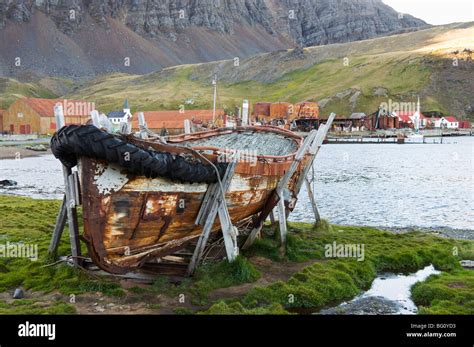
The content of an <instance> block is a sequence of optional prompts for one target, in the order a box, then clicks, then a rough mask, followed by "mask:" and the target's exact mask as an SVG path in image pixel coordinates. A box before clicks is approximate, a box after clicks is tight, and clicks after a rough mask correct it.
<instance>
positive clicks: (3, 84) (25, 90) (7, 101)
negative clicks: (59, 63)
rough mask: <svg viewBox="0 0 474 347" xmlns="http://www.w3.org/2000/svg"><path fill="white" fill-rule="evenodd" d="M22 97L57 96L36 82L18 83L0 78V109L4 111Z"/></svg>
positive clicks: (10, 79)
mask: <svg viewBox="0 0 474 347" xmlns="http://www.w3.org/2000/svg"><path fill="white" fill-rule="evenodd" d="M22 96H29V97H34V98H47V99H51V98H55V97H57V95H56V94H55V93H54V92H52V91H51V90H50V89H48V88H47V87H45V86H43V85H41V84H40V83H36V82H19V81H17V80H15V79H13V78H6V77H0V108H1V109H6V108H8V106H10V105H11V104H12V103H13V102H14V101H15V100H16V99H18V98H20V97H22Z"/></svg>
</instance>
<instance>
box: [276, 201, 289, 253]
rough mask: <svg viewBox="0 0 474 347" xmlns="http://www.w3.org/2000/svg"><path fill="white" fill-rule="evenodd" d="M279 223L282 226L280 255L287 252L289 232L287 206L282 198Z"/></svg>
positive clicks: (279, 202) (279, 206) (279, 208)
mask: <svg viewBox="0 0 474 347" xmlns="http://www.w3.org/2000/svg"><path fill="white" fill-rule="evenodd" d="M278 224H279V226H280V255H285V253H286V235H287V233H288V230H287V225H286V208H285V201H284V200H283V199H280V200H279V201H278Z"/></svg>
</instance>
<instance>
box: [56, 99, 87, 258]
mask: <svg viewBox="0 0 474 347" xmlns="http://www.w3.org/2000/svg"><path fill="white" fill-rule="evenodd" d="M54 116H55V118H56V130H59V129H61V128H62V127H63V126H64V124H65V123H64V114H63V107H62V105H61V104H57V105H56V106H54ZM71 174H72V172H71V169H69V168H67V167H66V166H64V165H63V176H64V185H65V197H66V201H65V202H66V214H67V224H68V227H69V241H70V243H71V253H72V259H73V263H74V265H75V266H78V265H80V264H81V259H80V257H81V245H80V242H79V226H78V222H77V211H76V205H77V204H78V203H79V202H78V201H77V196H76V193H75V186H74V183H73V182H74V176H72V177H70V175H71ZM77 194H78V192H77ZM57 227H58V228H59V227H60V226H59V225H58V226H57ZM55 229H56V228H55ZM55 237H57V235H54V234H53V239H54V238H55Z"/></svg>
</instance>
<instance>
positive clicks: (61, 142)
mask: <svg viewBox="0 0 474 347" xmlns="http://www.w3.org/2000/svg"><path fill="white" fill-rule="evenodd" d="M323 133H324V134H323ZM141 134H142V135H143V132H142V133H141ZM324 136H325V132H324V130H323V129H320V133H319V136H317V134H316V132H313V133H310V135H309V136H308V137H307V138H306V140H304V139H303V138H302V137H300V136H298V135H296V134H295V133H293V132H290V131H287V130H283V129H279V128H273V127H258V126H257V127H253V126H246V127H236V128H232V129H229V128H222V129H216V130H210V131H205V132H199V133H190V134H182V135H177V136H171V137H168V138H166V139H163V138H161V137H159V136H153V135H150V134H146V135H145V136H141V135H140V134H138V136H137V134H136V135H132V134H110V133H108V132H107V131H105V130H103V129H99V128H98V127H96V126H94V125H82V126H76V125H70V126H65V127H62V128H61V129H60V130H59V131H57V133H56V134H55V135H54V137H53V139H52V141H51V145H52V150H53V153H54V155H55V156H56V157H57V158H58V159H60V160H61V162H62V163H63V165H64V167H65V172H67V173H66V174H65V175H66V176H74V174H75V175H77V177H78V180H77V182H76V183H75V184H74V183H73V182H74V181H73V180H70V179H69V180H68V179H66V182H68V181H69V183H70V187H69V188H68V192H69V200H71V198H72V197H74V196H76V199H75V200H76V202H75V203H76V204H79V203H80V204H82V211H83V212H82V213H83V224H84V233H83V235H82V236H81V239H82V240H83V241H85V243H86V245H87V248H88V253H89V256H90V257H91V259H92V260H93V262H94V263H95V264H96V265H97V266H98V267H100V268H101V269H103V270H105V271H107V272H110V273H115V274H124V273H128V272H131V271H134V270H137V269H139V268H141V269H142V270H143V269H150V268H153V267H155V268H159V266H160V265H163V264H171V263H174V262H175V263H181V265H182V264H183V263H184V264H185V267H186V268H185V269H184V270H183V271H185V272H186V273H187V274H192V273H193V271H194V269H195V268H196V266H197V265H198V264H199V263H200V262H201V261H202V258H203V254H205V251H206V250H208V249H209V246H208V245H209V244H210V242H209V241H210V240H215V239H223V242H222V249H224V250H225V253H224V254H225V255H226V256H227V258H228V259H229V260H233V259H234V258H235V256H237V254H238V250H239V247H241V246H242V244H243V243H245V244H246V246H248V245H249V244H251V243H252V241H253V240H254V239H255V237H256V236H257V234H258V233H259V231H260V228H261V226H262V223H263V222H264V220H265V219H266V218H267V217H268V215H269V214H270V213H272V210H273V209H274V207H275V206H277V204H281V205H280V211H284V214H286V215H287V214H288V213H289V212H290V211H291V210H292V209H293V207H294V204H295V202H296V198H297V195H298V192H299V189H300V188H301V185H302V184H303V183H304V180H303V178H304V177H306V174H307V170H308V167H309V166H310V164H311V163H312V160H313V158H314V155H315V152H316V151H317V148H319V146H320V145H321V142H322V138H321V137H324ZM318 142H319V143H318ZM75 166H77V173H74V171H71V168H73V167H75ZM71 186H76V189H77V191H75V192H74V187H71ZM66 195H67V194H66ZM217 219H219V221H218V220H217ZM279 219H283V220H285V216H280V218H279ZM183 259H187V261H184V260H183Z"/></svg>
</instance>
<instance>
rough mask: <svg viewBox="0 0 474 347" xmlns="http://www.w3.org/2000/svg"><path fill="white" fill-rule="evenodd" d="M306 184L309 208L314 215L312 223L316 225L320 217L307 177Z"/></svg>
mask: <svg viewBox="0 0 474 347" xmlns="http://www.w3.org/2000/svg"><path fill="white" fill-rule="evenodd" d="M305 182H306V190H307V191H308V196H309V201H310V202H311V207H312V209H313V214H314V221H315V222H316V223H317V222H319V221H320V220H321V216H320V215H319V211H318V206H316V200H315V198H314V192H313V189H312V188H311V183H310V182H309V180H308V177H306V178H305Z"/></svg>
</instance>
